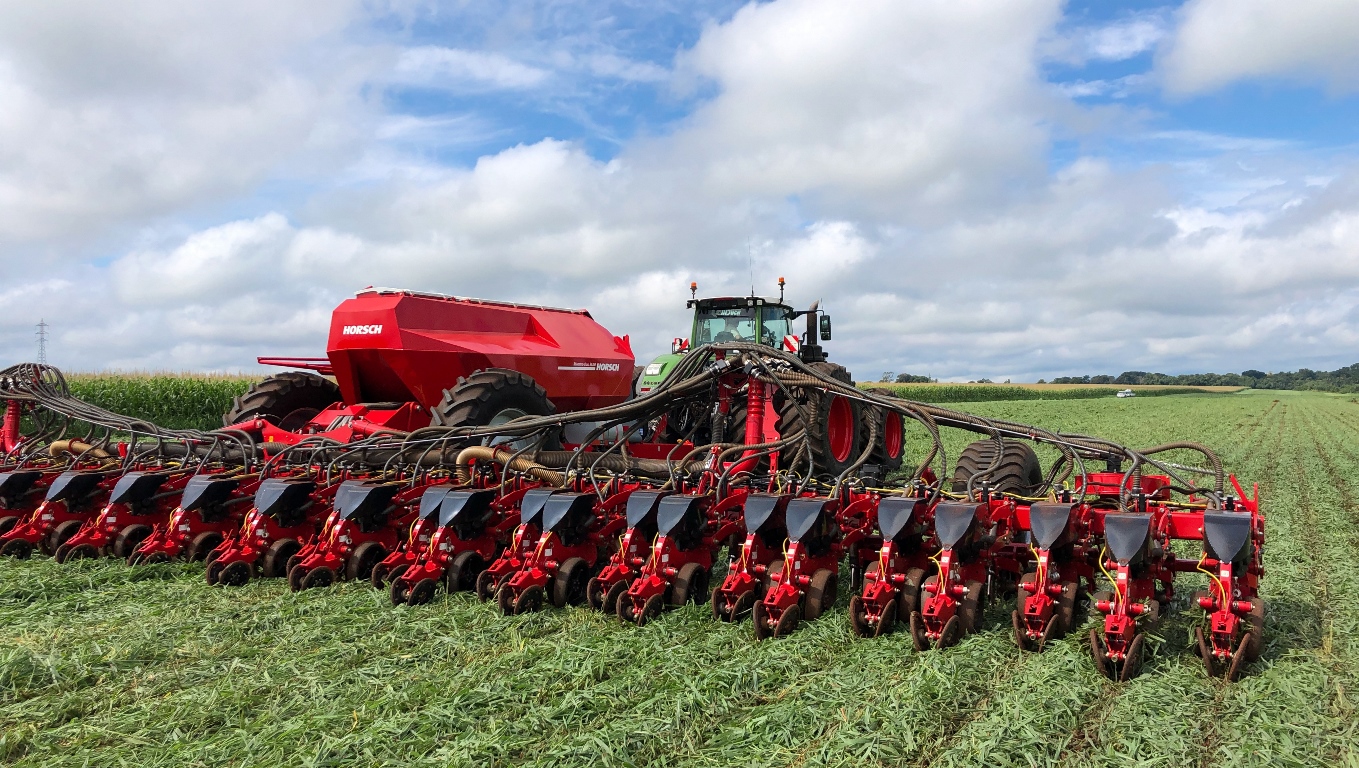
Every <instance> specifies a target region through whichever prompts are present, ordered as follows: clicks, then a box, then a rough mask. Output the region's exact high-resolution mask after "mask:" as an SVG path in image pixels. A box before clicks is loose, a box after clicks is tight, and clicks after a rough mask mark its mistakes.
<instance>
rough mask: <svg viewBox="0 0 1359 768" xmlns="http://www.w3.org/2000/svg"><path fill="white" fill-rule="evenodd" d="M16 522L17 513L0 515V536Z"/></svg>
mask: <svg viewBox="0 0 1359 768" xmlns="http://www.w3.org/2000/svg"><path fill="white" fill-rule="evenodd" d="M18 522H19V517H18V515H5V516H4V517H0V536H3V535H5V534H6V533H9V529H11V528H13V527H14V526H15V525H17V524H18Z"/></svg>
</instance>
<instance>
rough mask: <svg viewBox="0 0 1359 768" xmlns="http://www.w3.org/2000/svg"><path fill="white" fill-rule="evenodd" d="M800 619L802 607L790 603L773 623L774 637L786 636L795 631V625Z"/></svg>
mask: <svg viewBox="0 0 1359 768" xmlns="http://www.w3.org/2000/svg"><path fill="white" fill-rule="evenodd" d="M801 620H802V608H801V607H800V606H796V605H790V606H788V608H787V609H785V610H784V612H783V615H782V616H780V617H779V621H778V623H777V624H775V625H774V637H787V636H789V635H791V634H793V632H795V631H797V625H798V623H799V622H801Z"/></svg>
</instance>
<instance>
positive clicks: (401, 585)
mask: <svg viewBox="0 0 1359 768" xmlns="http://www.w3.org/2000/svg"><path fill="white" fill-rule="evenodd" d="M410 596H411V587H410V584H407V583H406V582H405V581H404V580H402V579H399V578H398V579H392V582H391V584H390V585H388V587H387V599H389V600H391V601H392V605H393V606H396V605H405V604H406V601H407V600H409V599H410Z"/></svg>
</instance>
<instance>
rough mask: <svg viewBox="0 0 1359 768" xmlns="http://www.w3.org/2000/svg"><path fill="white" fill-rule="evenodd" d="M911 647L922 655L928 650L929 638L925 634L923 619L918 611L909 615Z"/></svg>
mask: <svg viewBox="0 0 1359 768" xmlns="http://www.w3.org/2000/svg"><path fill="white" fill-rule="evenodd" d="M911 645H913V646H915V649H916V650H917V651H919V652H922V653H923V652H925V651H928V650H929V649H930V638H929V635H926V634H925V619H924V618H923V617H921V615H920V611H916V612H914V613H912V614H911Z"/></svg>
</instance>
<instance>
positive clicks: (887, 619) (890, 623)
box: [873, 602, 897, 637]
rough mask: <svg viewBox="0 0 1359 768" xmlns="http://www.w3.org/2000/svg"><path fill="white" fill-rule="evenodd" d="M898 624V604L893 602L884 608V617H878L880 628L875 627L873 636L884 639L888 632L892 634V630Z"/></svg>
mask: <svg viewBox="0 0 1359 768" xmlns="http://www.w3.org/2000/svg"><path fill="white" fill-rule="evenodd" d="M896 623H897V604H896V603H895V602H892V603H888V604H887V605H884V606H883V607H882V615H881V616H879V617H878V626H877V627H875V628H874V630H873V636H874V637H882V636H883V635H885V634H887V633H888V632H891V631H892V628H893V627H894V626H895V625H896Z"/></svg>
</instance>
